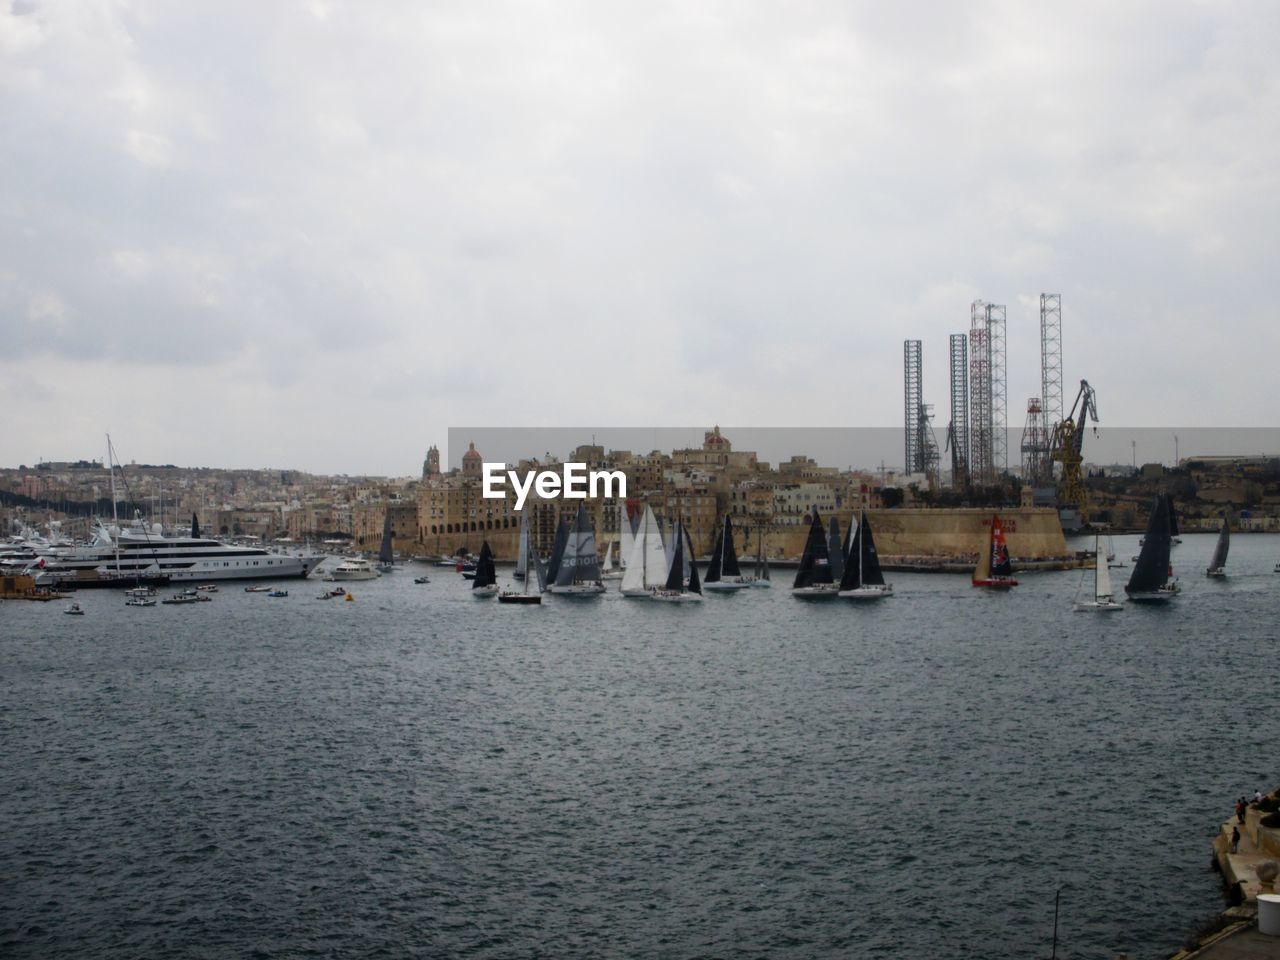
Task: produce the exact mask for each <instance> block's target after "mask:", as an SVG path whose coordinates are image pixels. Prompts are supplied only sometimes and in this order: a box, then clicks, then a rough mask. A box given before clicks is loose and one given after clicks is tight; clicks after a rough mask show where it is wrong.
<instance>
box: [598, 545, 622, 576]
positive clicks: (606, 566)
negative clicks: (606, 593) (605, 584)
mask: <svg viewBox="0 0 1280 960" xmlns="http://www.w3.org/2000/svg"><path fill="white" fill-rule="evenodd" d="M600 579H601V580H621V579H622V569H621V568H620V567H616V566H614V563H613V541H612V540H610V541H609V544H608V546H606V547H605V548H604V559H603V560H601V561H600Z"/></svg>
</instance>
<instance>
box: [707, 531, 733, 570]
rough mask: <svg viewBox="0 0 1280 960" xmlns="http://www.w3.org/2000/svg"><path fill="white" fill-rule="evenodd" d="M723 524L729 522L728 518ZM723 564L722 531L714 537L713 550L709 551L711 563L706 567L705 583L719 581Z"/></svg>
mask: <svg viewBox="0 0 1280 960" xmlns="http://www.w3.org/2000/svg"><path fill="white" fill-rule="evenodd" d="M724 519H725V523H726V524H727V523H728V522H729V518H728V516H726V517H725V518H724ZM723 563H724V531H723V530H721V531H720V535H719V536H718V537H716V545H715V548H714V549H713V550H712V551H711V563H709V564H708V565H707V583H715V582H716V581H718V580H719V579H720V574H721V572H722V571H721V565H722V564H723Z"/></svg>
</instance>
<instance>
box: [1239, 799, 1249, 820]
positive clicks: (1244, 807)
mask: <svg viewBox="0 0 1280 960" xmlns="http://www.w3.org/2000/svg"><path fill="white" fill-rule="evenodd" d="M1247 809H1248V805H1247V804H1246V803H1245V802H1244V797H1241V798H1240V799H1239V800H1237V801H1236V819H1237V820H1239V821H1240V822H1241V823H1244V812H1245V810H1247Z"/></svg>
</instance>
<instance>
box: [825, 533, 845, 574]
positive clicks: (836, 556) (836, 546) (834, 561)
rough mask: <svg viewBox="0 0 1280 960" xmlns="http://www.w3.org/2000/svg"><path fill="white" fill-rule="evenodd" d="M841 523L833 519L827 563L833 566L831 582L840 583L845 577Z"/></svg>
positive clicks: (828, 534) (829, 535)
mask: <svg viewBox="0 0 1280 960" xmlns="http://www.w3.org/2000/svg"><path fill="white" fill-rule="evenodd" d="M841 551H842V547H841V544H840V521H839V520H838V519H836V518H835V517H832V518H831V520H830V522H829V531H828V533H827V558H828V560H827V562H828V563H829V564H830V565H831V582H832V583H838V582H839V581H840V578H841V577H842V576H844V553H842V552H841Z"/></svg>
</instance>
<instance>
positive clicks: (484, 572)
mask: <svg viewBox="0 0 1280 960" xmlns="http://www.w3.org/2000/svg"><path fill="white" fill-rule="evenodd" d="M497 592H498V571H497V569H496V568H495V567H494V565H493V551H492V550H491V549H490V548H489V541H488V540H486V541H485V542H484V543H482V544H480V559H479V560H477V561H476V578H475V579H474V580H472V581H471V596H473V597H478V598H481V599H486V600H487V599H488V598H489V597H492V596H494V595H495V594H496V593H497Z"/></svg>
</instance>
